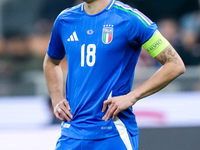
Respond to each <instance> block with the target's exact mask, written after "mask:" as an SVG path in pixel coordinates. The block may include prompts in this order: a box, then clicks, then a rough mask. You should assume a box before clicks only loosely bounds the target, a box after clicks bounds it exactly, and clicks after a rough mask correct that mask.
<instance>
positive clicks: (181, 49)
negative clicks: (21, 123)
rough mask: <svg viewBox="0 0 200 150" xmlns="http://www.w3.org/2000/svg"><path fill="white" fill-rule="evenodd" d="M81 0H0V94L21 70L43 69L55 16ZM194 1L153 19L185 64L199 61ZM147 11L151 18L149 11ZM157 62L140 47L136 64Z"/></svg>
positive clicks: (199, 19)
mask: <svg viewBox="0 0 200 150" xmlns="http://www.w3.org/2000/svg"><path fill="white" fill-rule="evenodd" d="M122 1H123V0H122ZM146 1H147V0H146ZM191 1H192V0H191ZM191 1H190V2H191ZM0 2H1V1H0ZM81 2H82V1H81V0H34V1H30V0H7V1H4V2H1V6H0V8H1V9H0V24H1V25H0V27H1V30H0V31H1V32H0V84H1V85H2V84H3V86H0V94H1V93H4V92H3V91H5V90H6V86H8V84H9V83H18V82H21V80H22V79H21V78H22V76H21V74H22V73H24V72H27V71H33V70H39V71H42V62H43V58H44V55H45V53H46V50H47V47H48V42H49V39H50V35H51V30H52V27H53V22H54V20H55V18H56V16H57V15H58V14H59V13H60V12H61V11H62V10H64V9H65V8H67V7H71V6H73V5H76V4H79V3H81ZM123 2H126V3H129V4H130V5H131V6H133V7H135V6H136V7H137V6H140V5H141V4H140V3H139V1H138V0H136V1H135V2H138V3H137V4H135V3H134V0H124V1H123ZM143 2H145V0H143ZM199 3H200V2H199ZM195 4H196V5H195ZM171 5H173V1H172V3H171ZM194 5H195V6H194V8H191V9H190V10H188V11H187V12H184V13H183V14H181V15H177V14H174V17H173V15H169V16H167V15H163V16H161V17H160V18H156V19H155V22H156V23H157V25H158V28H159V30H160V32H161V33H162V34H163V35H164V36H165V37H166V38H167V39H168V40H169V42H170V43H171V44H172V45H173V46H174V48H175V49H176V50H177V52H178V53H179V54H180V56H181V57H182V59H183V61H184V63H185V65H186V66H199V65H200V8H199V7H200V4H198V0H196V1H194ZM145 7H147V6H145ZM139 9H140V8H139ZM144 9H145V8H144ZM160 11H161V12H162V10H160ZM163 11H164V9H163ZM169 11H170V8H169ZM144 13H145V12H144ZM145 14H146V13H145ZM152 14H153V12H152ZM146 15H147V16H149V17H150V18H151V15H150V14H146ZM159 15H160V14H158V16H159ZM153 21H154V20H153ZM62 63H63V65H62V66H63V68H64V69H66V61H63V62H62ZM158 65H159V64H158V63H157V62H156V61H155V60H154V59H152V58H151V57H150V55H149V54H147V52H146V51H144V50H142V52H141V56H140V59H139V63H138V66H139V67H152V66H158ZM1 87H3V88H1ZM25 87H26V86H25Z"/></svg>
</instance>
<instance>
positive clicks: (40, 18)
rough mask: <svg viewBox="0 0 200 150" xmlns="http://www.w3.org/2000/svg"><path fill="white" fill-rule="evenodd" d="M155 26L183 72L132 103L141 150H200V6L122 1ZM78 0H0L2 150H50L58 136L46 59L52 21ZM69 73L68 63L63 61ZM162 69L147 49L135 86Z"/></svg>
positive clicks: (187, 1) (171, 0)
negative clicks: (176, 55)
mask: <svg viewBox="0 0 200 150" xmlns="http://www.w3.org/2000/svg"><path fill="white" fill-rule="evenodd" d="M122 1H123V2H125V3H128V4H130V5H131V6H133V7H136V8H137V9H139V10H140V11H142V12H143V13H145V14H146V15H147V16H148V17H149V18H151V19H152V20H153V21H155V22H156V23H157V24H158V26H159V29H160V32H161V33H162V34H163V35H164V36H165V37H166V38H167V39H168V40H169V41H170V42H171V44H172V45H173V46H174V47H175V48H176V50H177V51H178V53H179V54H180V55H181V57H182V58H183V61H184V63H185V65H186V70H187V71H186V73H185V74H184V75H182V76H181V77H179V78H177V79H176V80H174V82H173V83H171V84H170V85H169V86H167V87H166V88H165V89H164V90H163V91H161V92H159V93H158V94H155V95H153V96H150V97H148V98H145V99H143V100H141V101H140V102H138V103H137V104H136V105H135V106H134V111H135V114H136V116H137V120H138V125H139V130H140V146H139V149H140V150H169V149H170V150H199V149H200V142H199V139H200V115H199V114H200V101H199V99H200V1H198V0H176V1H175V0H122ZM80 2H81V0H76V1H75V0H74V1H73V0H34V1H33V0H0V149H4V150H11V149H12V150H13V149H15V150H26V149H29V150H33V149H34V150H35V149H37V150H40V149H41V150H50V149H53V148H54V146H55V142H56V140H57V138H58V137H59V134H60V129H59V122H58V121H57V120H55V118H54V117H53V115H52V112H51V107H50V105H49V101H50V99H49V95H48V92H47V88H46V85H45V79H44V75H43V72H42V61H43V57H44V54H45V52H46V49H47V46H48V41H49V38H50V34H51V29H52V25H53V21H54V20H55V18H56V16H57V15H58V14H59V13H60V12H61V11H62V10H63V9H65V8H67V7H71V6H73V5H76V4H78V3H80ZM62 66H63V70H64V74H65V75H66V62H65V61H63V62H62ZM159 66H160V64H158V63H157V62H155V61H154V60H153V59H152V58H151V57H149V55H148V54H147V53H146V52H145V51H142V53H141V56H140V59H139V63H138V65H137V68H136V75H135V80H134V84H133V88H135V87H137V86H138V85H140V84H141V83H142V82H143V81H145V80H146V79H148V78H149V77H150V76H151V75H152V74H153V73H154V72H155V71H156V70H157V69H158V67H159Z"/></svg>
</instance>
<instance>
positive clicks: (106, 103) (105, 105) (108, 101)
mask: <svg viewBox="0 0 200 150" xmlns="http://www.w3.org/2000/svg"><path fill="white" fill-rule="evenodd" d="M110 103H111V100H110V99H108V100H105V101H104V102H103V108H102V113H104V112H105V111H106V109H107V107H108V105H109V104H110Z"/></svg>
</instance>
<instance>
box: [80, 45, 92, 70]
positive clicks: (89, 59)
mask: <svg viewBox="0 0 200 150" xmlns="http://www.w3.org/2000/svg"><path fill="white" fill-rule="evenodd" d="M95 54H96V45H95V44H89V45H88V46H87V55H86V64H87V65H88V66H89V67H92V66H94V64H95V61H96V55H95ZM84 66H85V44H83V45H82V46H81V67H84Z"/></svg>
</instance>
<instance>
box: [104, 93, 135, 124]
mask: <svg viewBox="0 0 200 150" xmlns="http://www.w3.org/2000/svg"><path fill="white" fill-rule="evenodd" d="M135 103H136V100H135V99H133V98H131V97H130V96H129V95H123V96H118V97H112V98H109V99H108V100H105V101H104V103H103V109H102V113H104V112H105V111H106V108H107V107H108V106H109V107H108V110H107V112H106V114H105V115H104V116H103V118H102V119H103V120H104V121H108V120H109V119H110V118H111V117H112V118H113V120H115V117H116V116H117V115H118V113H119V112H121V111H123V110H125V109H128V108H129V107H131V106H133V105H134V104H135Z"/></svg>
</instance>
